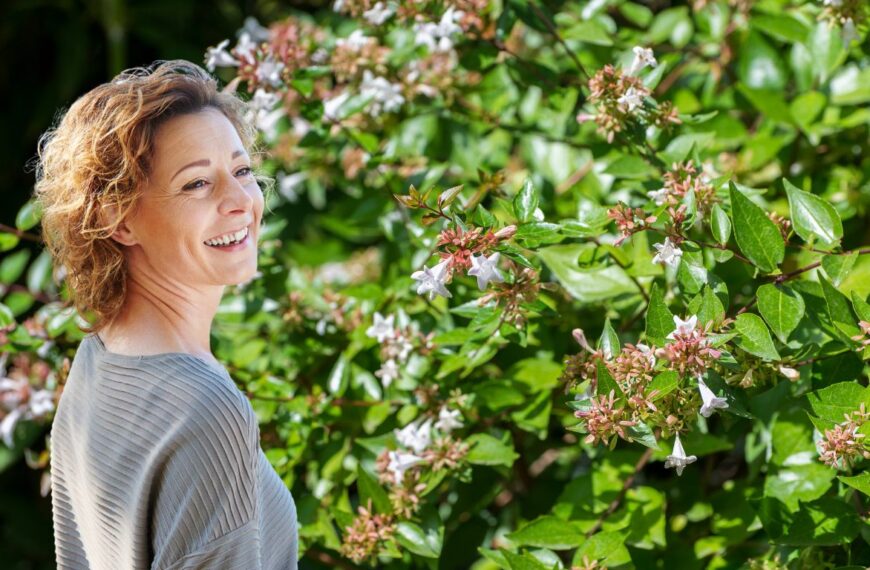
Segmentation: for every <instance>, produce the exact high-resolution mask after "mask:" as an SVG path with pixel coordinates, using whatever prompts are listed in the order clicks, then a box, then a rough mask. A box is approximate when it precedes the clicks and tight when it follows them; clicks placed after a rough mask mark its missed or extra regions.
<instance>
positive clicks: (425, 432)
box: [393, 419, 432, 455]
mask: <svg viewBox="0 0 870 570" xmlns="http://www.w3.org/2000/svg"><path fill="white" fill-rule="evenodd" d="M393 433H395V434H396V441H398V442H399V443H401V444H402V445H404V446H405V447H407V448H409V449H412V450H414V453H416V454H418V455H419V454H421V453H423V452H424V451H425V450H426V448H427V447H429V444H430V443H432V420H431V419H428V420H426V421H425V422H423V424H422V425H417V422H411V423H409V424H408V425H406V426H405V427H403V428H402V429H400V430H398V429H397V430H393Z"/></svg>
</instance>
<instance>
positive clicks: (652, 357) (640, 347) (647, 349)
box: [635, 342, 656, 366]
mask: <svg viewBox="0 0 870 570" xmlns="http://www.w3.org/2000/svg"><path fill="white" fill-rule="evenodd" d="M635 347H636V348H637V349H638V350H639V351H641V352H642V353H643V354H644V355H645V356H646V357H647V359H648V360H649V363H650V366H655V365H656V355H655V354H654V353H653V350H652V349H651V348H650V347H648V346H647V345H645V344H643V343H642V342H639V343H637V344H636V345H635Z"/></svg>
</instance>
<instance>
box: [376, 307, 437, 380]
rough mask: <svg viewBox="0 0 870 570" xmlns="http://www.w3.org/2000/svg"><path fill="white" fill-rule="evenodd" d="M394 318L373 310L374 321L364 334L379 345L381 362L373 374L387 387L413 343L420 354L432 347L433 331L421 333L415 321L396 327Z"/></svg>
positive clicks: (405, 360) (398, 372)
mask: <svg viewBox="0 0 870 570" xmlns="http://www.w3.org/2000/svg"><path fill="white" fill-rule="evenodd" d="M394 320H395V315H390V316H389V317H386V318H384V316H383V315H381V313H380V312H377V311H375V314H374V322H373V324H372V325H371V326H370V327H369V328H368V329H366V336H368V337H370V338H375V339H377V341H378V343H380V345H381V361H382V362H383V364H382V365H381V368H380V369H379V370H378V371H377V372H375V376H377V377H378V378H380V379H381V383H382V384H383V385H384V388H388V387H389V386H390V384H392V383H393V381H394V380H397V379H398V378H399V374H400V369H399V366H400V365H401V364H404V363H405V362H407V360H408V357H409V356H410V354H411V351H412V350H413V349H414V344H415V343H416V344H417V345H418V349H419V352H420V353H421V354H428V353H429V352H430V351H431V350H432V349H433V348H434V347H433V345H432V338H433V337H434V334H435V333H432V332H430V333H429V334H427V335H423V334H422V333H421V332H420V330H419V325H418V324H417V322H416V321H412V322H411V323H409V324H408V325H406V326H404V327H397V326H395V324H394Z"/></svg>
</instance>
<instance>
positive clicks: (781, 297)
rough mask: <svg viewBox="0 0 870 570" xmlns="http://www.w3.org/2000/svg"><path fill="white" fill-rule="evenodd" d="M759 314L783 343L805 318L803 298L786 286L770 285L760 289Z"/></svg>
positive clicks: (758, 294)
mask: <svg viewBox="0 0 870 570" xmlns="http://www.w3.org/2000/svg"><path fill="white" fill-rule="evenodd" d="M756 296H757V297H758V312H759V313H761V316H762V317H764V320H765V321H767V324H768V325H770V329H771V330H772V331H773V333H774V334H775V335H776V336H777V338H778V339H779V340H780V341H782V342H783V343H786V342H788V337H789V335H790V334H791V333H792V331H794V330H795V328H797V326H798V323H799V322H800V320H801V319H802V318H803V316H804V311H805V309H806V308H805V305H804V300H803V297H801V296H800V294H799V293H797V292H796V291H794V290H793V289H790V288H789V287H788V286H786V285H774V284H772V283H768V284H766V285H762V286H761V287H759V288H758V292H757V293H756Z"/></svg>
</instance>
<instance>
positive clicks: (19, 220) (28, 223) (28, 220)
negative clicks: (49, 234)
mask: <svg viewBox="0 0 870 570" xmlns="http://www.w3.org/2000/svg"><path fill="white" fill-rule="evenodd" d="M41 218H42V210H41V209H40V207H39V203H38V202H36V201H35V200H34V199H33V198H31V199H30V200H28V201H27V202H26V203H25V204H24V205H23V206H21V209H20V210H18V214H17V215H16V216H15V227H16V228H18V229H19V230H22V231H25V232H26V231H27V230H29V229H30V228H32V227H33V226H35V225H36V224H38V223H39V220H40V219H41Z"/></svg>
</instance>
